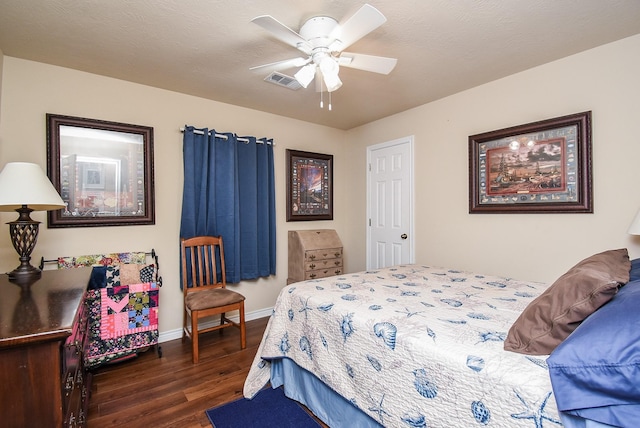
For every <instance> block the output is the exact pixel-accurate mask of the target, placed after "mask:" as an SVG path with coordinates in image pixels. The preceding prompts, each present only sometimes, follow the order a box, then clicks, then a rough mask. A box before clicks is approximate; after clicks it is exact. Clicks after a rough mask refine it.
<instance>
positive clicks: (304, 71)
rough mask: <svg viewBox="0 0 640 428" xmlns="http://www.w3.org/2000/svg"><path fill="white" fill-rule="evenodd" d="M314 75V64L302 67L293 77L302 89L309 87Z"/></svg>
mask: <svg viewBox="0 0 640 428" xmlns="http://www.w3.org/2000/svg"><path fill="white" fill-rule="evenodd" d="M315 75H316V65H315V64H307V65H305V66H304V67H302V68H301V69H300V70H298V72H297V73H296V74H294V75H293V77H295V79H296V80H297V81H298V83H300V84H301V85H302V86H303V87H304V88H306V87H307V86H309V83H311V81H312V80H313V78H314V77H315Z"/></svg>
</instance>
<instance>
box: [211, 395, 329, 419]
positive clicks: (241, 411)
mask: <svg viewBox="0 0 640 428" xmlns="http://www.w3.org/2000/svg"><path fill="white" fill-rule="evenodd" d="M206 413H207V416H208V417H209V421H210V422H211V425H213V427H214V428H318V427H320V425H319V424H318V423H317V422H316V421H315V420H314V419H313V418H312V417H311V416H310V415H309V414H308V413H307V412H306V411H305V410H304V409H303V408H302V407H301V406H300V405H299V404H298V403H297V402H296V401H294V400H291V399H290V398H287V397H286V396H285V395H284V392H283V390H282V388H276V389H272V388H270V387H269V388H265V389H263V390H262V391H260V392H259V393H258V394H256V396H255V397H253V399H251V400H247V399H246V398H240V399H239V400H236V401H233V402H231V403H227V404H223V405H221V406H218V407H214V408H213V409H209V410H207V411H206Z"/></svg>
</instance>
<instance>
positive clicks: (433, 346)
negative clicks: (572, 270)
mask: <svg viewBox="0 0 640 428" xmlns="http://www.w3.org/2000/svg"><path fill="white" fill-rule="evenodd" d="M547 287H548V284H543V283H533V282H524V281H517V280H513V279H509V278H502V277H496V276H485V275H478V274H474V273H469V272H461V271H456V270H450V269H442V268H431V267H427V266H419V265H403V266H394V267H391V268H385V269H380V270H375V271H367V272H360V273H354V274H347V275H341V276H334V277H330V278H323V279H319V280H309V281H304V282H299V283H295V284H291V285H289V286H287V287H285V288H283V290H282V291H281V293H280V296H279V297H278V300H277V302H276V305H275V307H274V311H273V314H272V316H271V318H270V320H269V323H268V325H267V329H266V331H265V333H264V336H263V339H262V342H261V344H260V347H259V349H258V352H257V354H256V357H255V359H254V361H253V364H252V366H251V369H250V372H249V375H248V377H247V379H246V381H245V385H244V395H245V397H248V398H250V397H253V396H254V395H255V394H256V393H257V392H258V391H259V390H260V389H261V388H262V387H263V386H264V385H265V384H266V383H267V382H268V381H269V376H270V363H269V359H277V358H290V359H292V360H293V361H295V362H296V363H297V364H298V365H299V366H301V367H303V368H305V369H307V370H308V371H310V372H311V373H313V374H315V376H317V377H318V378H319V379H321V380H322V381H323V382H324V383H326V384H327V385H329V386H330V387H331V388H332V389H333V390H335V391H336V392H338V393H339V394H340V395H342V396H343V397H345V398H346V399H347V400H349V401H351V402H352V403H353V404H354V405H355V406H357V407H358V408H360V409H361V410H362V411H363V412H365V413H367V414H369V415H370V416H371V417H373V418H374V419H375V420H377V421H378V422H380V423H381V424H382V425H383V426H386V427H429V428H436V427H442V428H450V427H453V426H456V427H476V426H477V427H481V426H488V427H505V428H513V427H530V428H542V427H552V426H554V427H555V426H561V423H560V418H559V416H558V411H557V408H556V404H555V400H554V396H553V393H552V389H551V382H550V380H549V373H548V369H547V365H546V357H531V356H525V355H520V354H516V353H512V352H508V351H505V350H504V349H503V341H504V339H505V337H506V335H507V332H508V330H509V328H510V326H511V324H512V323H513V322H514V321H515V319H516V318H517V317H518V315H519V314H520V313H521V312H522V310H524V308H525V307H526V306H527V305H528V304H529V302H530V301H531V300H533V299H534V298H535V297H536V296H537V295H539V294H540V293H541V292H542V291H543V290H544V289H545V288H547Z"/></svg>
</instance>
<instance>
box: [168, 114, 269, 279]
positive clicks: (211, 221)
mask: <svg viewBox="0 0 640 428" xmlns="http://www.w3.org/2000/svg"><path fill="white" fill-rule="evenodd" d="M183 154H184V189H183V196H182V218H181V222H180V237H181V238H191V237H193V236H199V235H222V239H223V242H224V254H225V264H226V270H227V282H230V283H236V282H240V281H241V280H245V279H255V278H258V277H264V276H269V275H274V274H275V273H276V219H275V183H274V172H273V140H270V139H266V138H262V139H256V138H255V137H238V136H236V135H235V134H231V133H224V134H221V133H218V132H216V131H215V130H213V129H206V128H205V129H196V128H194V127H193V126H185V130H184V140H183Z"/></svg>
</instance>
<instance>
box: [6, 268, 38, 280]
mask: <svg viewBox="0 0 640 428" xmlns="http://www.w3.org/2000/svg"><path fill="white" fill-rule="evenodd" d="M7 275H9V281H11V282H15V283H16V284H27V283H28V284H30V283H32V282H34V281H36V280H38V279H40V277H41V276H42V271H41V270H40V269H38V268H37V267H33V266H31V265H26V266H24V265H20V266H19V267H17V268H15V269H14V270H12V271H11V272H9V273H7Z"/></svg>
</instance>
